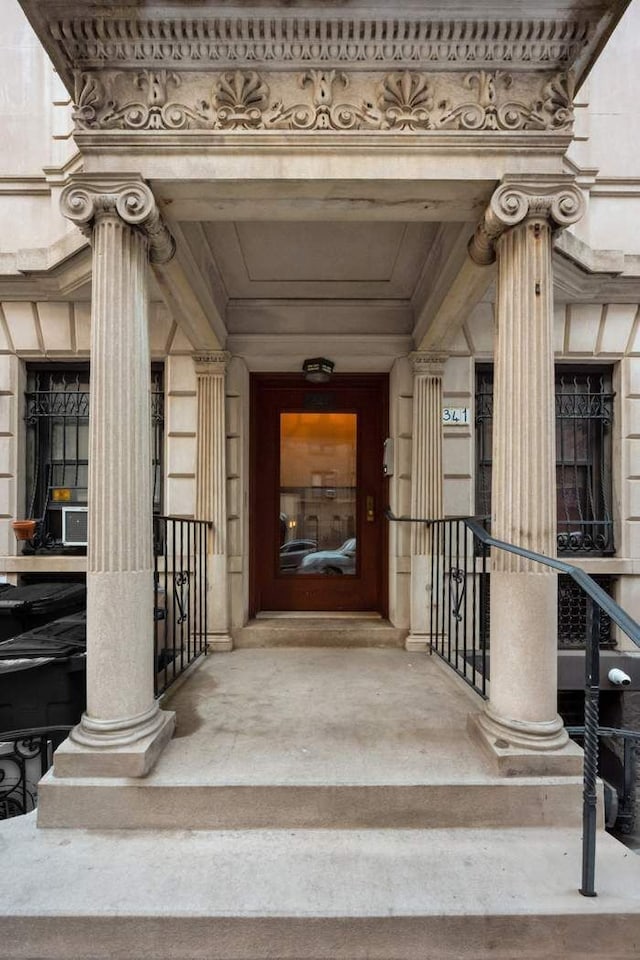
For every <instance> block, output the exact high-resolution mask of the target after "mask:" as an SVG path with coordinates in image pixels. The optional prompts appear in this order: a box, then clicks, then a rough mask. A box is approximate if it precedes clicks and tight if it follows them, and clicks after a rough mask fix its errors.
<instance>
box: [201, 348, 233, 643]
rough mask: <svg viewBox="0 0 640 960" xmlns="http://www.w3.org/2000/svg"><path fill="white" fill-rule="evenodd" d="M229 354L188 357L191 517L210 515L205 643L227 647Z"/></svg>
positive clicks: (205, 518)
mask: <svg viewBox="0 0 640 960" xmlns="http://www.w3.org/2000/svg"><path fill="white" fill-rule="evenodd" d="M230 359H231V354H229V353H225V352H223V351H220V352H217V353H207V354H199V355H197V356H194V358H193V361H194V364H195V369H196V378H197V383H198V435H197V444H198V454H197V466H196V516H197V517H198V519H200V520H210V521H211V522H212V523H213V529H212V531H211V534H210V536H209V537H208V540H207V624H208V633H207V645H208V647H209V649H210V650H222V651H224V650H232V649H233V641H232V639H231V636H230V634H229V587H228V580H227V469H226V426H225V425H226V417H225V370H226V367H227V363H228V362H229V360H230Z"/></svg>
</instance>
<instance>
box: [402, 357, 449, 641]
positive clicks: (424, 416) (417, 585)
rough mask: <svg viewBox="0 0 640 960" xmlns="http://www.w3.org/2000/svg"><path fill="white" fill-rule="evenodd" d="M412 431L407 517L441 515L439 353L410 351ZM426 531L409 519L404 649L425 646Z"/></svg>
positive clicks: (428, 579)
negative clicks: (407, 626)
mask: <svg viewBox="0 0 640 960" xmlns="http://www.w3.org/2000/svg"><path fill="white" fill-rule="evenodd" d="M409 359H410V360H411V362H412V364H413V372H414V378H413V431H412V457H411V516H412V517H425V518H427V519H435V518H438V517H442V511H443V504H442V374H443V371H444V365H445V363H446V360H447V357H446V355H444V354H432V353H420V352H416V353H412V354H410V357H409ZM431 543H432V537H431V531H430V530H429V529H428V528H427V527H426V525H424V524H412V531H411V630H410V633H409V636H408V637H407V640H406V648H407V650H425V649H427V647H428V645H429V636H428V632H429V623H430V619H431V618H430V610H431V602H432V601H431V597H432V584H431Z"/></svg>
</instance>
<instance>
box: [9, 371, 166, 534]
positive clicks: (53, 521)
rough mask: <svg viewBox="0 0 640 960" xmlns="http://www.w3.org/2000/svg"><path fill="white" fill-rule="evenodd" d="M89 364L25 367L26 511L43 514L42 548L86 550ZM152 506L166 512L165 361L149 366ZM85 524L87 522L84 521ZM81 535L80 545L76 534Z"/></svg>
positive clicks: (30, 514)
mask: <svg viewBox="0 0 640 960" xmlns="http://www.w3.org/2000/svg"><path fill="white" fill-rule="evenodd" d="M89 406H90V387H89V366H88V365H87V364H67V365H65V366H54V365H51V364H32V365H29V367H28V368H27V389H26V392H25V422H26V427H27V429H26V511H27V512H26V516H27V517H29V518H33V519H38V520H43V524H42V529H41V534H40V538H39V540H38V548H46V549H48V550H51V549H53V548H56V550H57V552H75V553H84V552H85V551H86V546H85V545H84V544H82V540H83V539H86V538H83V537H82V536H81V535H78V534H77V529H78V524H80V527H82V526H83V519H82V517H83V513H85V512H86V507H87V493H88V482H89V476H88V473H89ZM151 426H152V463H151V468H152V471H153V512H154V514H155V513H157V514H159V513H161V512H162V478H163V446H164V390H163V370H162V366H160V365H155V364H154V366H153V367H152V370H151ZM85 526H86V524H85ZM74 527H75V528H76V533H75V534H74ZM74 536H75V539H76V540H77V541H78V544H77V545H76V546H74V545H73V540H74Z"/></svg>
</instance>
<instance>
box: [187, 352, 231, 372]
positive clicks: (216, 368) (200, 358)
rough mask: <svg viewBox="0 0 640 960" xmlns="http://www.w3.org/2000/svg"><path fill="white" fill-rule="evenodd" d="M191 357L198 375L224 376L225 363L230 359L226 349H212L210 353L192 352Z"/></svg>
mask: <svg viewBox="0 0 640 960" xmlns="http://www.w3.org/2000/svg"><path fill="white" fill-rule="evenodd" d="M191 359H192V360H193V364H194V367H195V371H196V376H198V377H206V376H209V377H214V376H218V377H221V376H224V373H225V371H226V369H227V364H228V363H229V361H230V360H231V354H230V353H229V351H228V350H214V351H213V352H212V353H194V354H192V357H191Z"/></svg>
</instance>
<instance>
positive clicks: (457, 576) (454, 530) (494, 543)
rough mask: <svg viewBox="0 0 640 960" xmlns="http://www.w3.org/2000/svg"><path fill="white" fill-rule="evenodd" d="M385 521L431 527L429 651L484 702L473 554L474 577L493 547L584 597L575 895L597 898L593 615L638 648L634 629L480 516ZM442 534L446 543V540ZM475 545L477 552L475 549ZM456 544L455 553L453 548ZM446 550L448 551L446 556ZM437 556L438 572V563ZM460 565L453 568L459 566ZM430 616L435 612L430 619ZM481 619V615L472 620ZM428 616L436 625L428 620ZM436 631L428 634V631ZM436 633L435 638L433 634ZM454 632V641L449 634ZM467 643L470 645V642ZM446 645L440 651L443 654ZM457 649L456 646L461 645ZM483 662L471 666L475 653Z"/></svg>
mask: <svg viewBox="0 0 640 960" xmlns="http://www.w3.org/2000/svg"><path fill="white" fill-rule="evenodd" d="M385 515H386V517H387V519H388V520H391V521H394V522H405V521H406V522H410V523H420V524H425V525H426V526H427V527H428V528H433V531H434V533H433V536H432V543H431V589H432V592H433V591H434V588H435V599H436V603H433V602H432V603H431V627H432V630H431V637H430V650H431V652H434V653H437V654H439V655H440V656H441V657H442V658H443V659H444V660H445V661H447V663H449V665H450V666H452V667H453V668H454V669H455V670H456V672H457V673H459V674H460V675H461V676H463V678H464V679H465V680H466V681H467V682H468V683H470V684H471V685H472V686H474V687H475V689H477V690H478V692H479V693H480V694H481V695H482V696H486V672H485V670H484V669H483V668H484V667H485V666H486V656H487V641H488V630H486V631H485V635H484V636H483V635H482V633H481V634H480V643H479V645H478V644H477V643H476V640H477V623H478V621H480V623H482V616H481V613H482V610H480V611H478V609H477V605H478V603H479V602H480V603H482V598H483V597H484V603H485V606H486V605H487V592H488V591H487V590H484V591H482V590H480V591H478V590H476V581H477V577H476V576H475V574H476V573H477V572H478V570H477V564H478V554H479V555H480V561H479V562H480V564H481V570H480V572H481V573H485V574H486V560H487V555H488V550H489V549H490V548H494V549H496V550H503V551H505V552H507V553H512V554H515V555H516V556H519V557H522V558H523V559H525V560H530V561H532V562H534V563H539V564H541V565H543V566H546V567H550V568H551V569H553V570H556V571H558V572H559V573H563V574H565V575H567V576H569V577H571V578H572V579H573V580H574V581H575V583H577V584H578V586H579V587H580V588H581V589H582V590H583V591H584V593H585V595H586V596H587V598H588V600H587V629H586V635H585V707H584V711H585V722H584V764H583V837H582V885H581V887H580V893H581V894H582V895H583V896H585V897H594V896H596V892H595V849H596V824H597V792H596V781H597V775H598V731H599V729H600V727H599V697H600V645H599V617H598V614H597V610H598V608H600V610H602V611H604V612H605V613H606V614H607V616H609V617H610V619H611V620H612V621H613V622H614V623H615V624H617V626H618V627H619V628H620V629H621V630H622V631H623V633H625V634H626V636H627V637H629V639H630V640H631V641H632V642H633V643H634V644H635V645H636V646H637V647H640V625H639V624H638V623H637V622H636V621H635V620H634V619H633V617H631V616H629V614H628V613H627V612H626V611H625V610H623V609H622V607H621V606H620V605H619V604H617V603H616V602H615V600H614V599H613V598H612V597H610V596H609V594H607V593H606V592H605V591H604V590H603V589H602V587H601V586H600V585H599V584H597V583H596V582H595V581H594V580H593V578H592V577H590V576H589V574H588V573H585V571H584V570H581V569H580V568H579V567H575V566H574V565H573V564H571V563H567V562H566V561H564V560H556V559H555V558H552V557H547V556H545V555H544V554H541V553H536V552H535V551H533V550H527V549H526V548H525V547H518V546H516V545H515V544H512V543H507V542H506V541H504V540H498V539H496V537H492V536H491V535H490V534H489V533H488V532H487V531H486V530H485V529H484V527H483V525H482V523H483V521H484V520H485V519H486V518H481V517H453V518H446V519H425V518H418V517H407V516H401V517H396V516H395V515H394V514H393V513H392V511H391V509H390V508H387V509H386V511H385ZM461 529H462V530H464V531H468V532H469V534H471V537H472V541H474V542H472V543H471V545H469V544H468V542H467V541H468V537H467V535H466V533H464V535H463V538H462V539H463V543H462V556H461V549H460V548H461V536H460V533H461ZM447 531H448V537H447ZM476 542H477V544H478V545H479V547H480V550H479V551H478V549H477V548H476ZM454 543H455V553H454V551H453V546H454ZM447 548H448V553H447ZM440 556H442V557H443V563H442V566H440V563H439V558H440ZM445 558H447V559H448V560H449V564H448V570H446V571H445ZM461 559H462V562H463V563H464V566H461V565H460V560H461ZM469 566H471V575H472V576H471V581H472V597H471V599H469V591H468V589H467V579H468V577H469ZM447 577H448V580H449V590H448V593H447V590H446V585H445V584H446V578H447ZM439 598H440V599H441V600H442V601H443V603H442V606H443V607H444V606H445V604H444V601H445V599H446V600H447V605H446V606H447V609H448V629H447V633H446V636H445V632H444V626H445V624H444V620H445V617H444V611H442V616H439V614H438V609H439V608H438V603H437V601H438V599H439ZM469 608H470V609H471V618H472V624H471V627H470V628H469V626H468V624H467V622H466V620H465V617H464V616H463V614H462V612H461V611H463V610H464V612H465V613H467V612H468V611H469ZM434 611H435V613H434ZM479 614H480V615H479ZM434 617H435V620H434ZM434 625H435V633H434V630H433V627H434ZM441 627H442V634H440V633H439V632H438V631H439V629H440V628H441ZM452 630H453V635H452ZM470 641H471V642H470ZM445 644H446V650H445ZM461 644H462V645H461ZM477 651H479V654H480V656H481V658H482V663H481V664H478V663H477V656H478V652H477ZM470 657H471V659H472V668H471V670H472V676H473V677H475V673H476V672H477V673H482V683H481V686H480V687H478V686H477V685H476V683H475V680H472V679H470V676H469V658H470Z"/></svg>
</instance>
